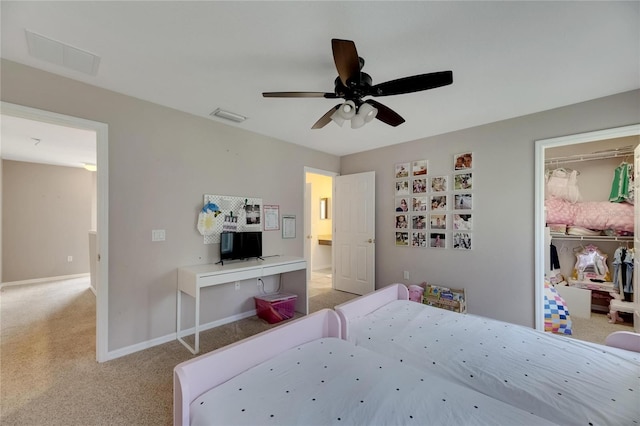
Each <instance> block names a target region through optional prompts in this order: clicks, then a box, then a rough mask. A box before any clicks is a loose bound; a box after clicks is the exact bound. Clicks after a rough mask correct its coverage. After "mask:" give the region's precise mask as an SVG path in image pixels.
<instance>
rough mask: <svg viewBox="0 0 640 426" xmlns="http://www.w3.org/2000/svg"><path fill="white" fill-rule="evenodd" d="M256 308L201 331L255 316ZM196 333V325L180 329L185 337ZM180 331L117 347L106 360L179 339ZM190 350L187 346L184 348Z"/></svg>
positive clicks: (212, 323) (207, 326)
mask: <svg viewBox="0 0 640 426" xmlns="http://www.w3.org/2000/svg"><path fill="white" fill-rule="evenodd" d="M256 314H257V313H256V310H255V309H252V310H250V311H247V312H242V313H240V314H236V315H232V316H230V317H226V318H222V319H219V320H216V321H212V322H209V323H207V324H201V325H200V332H203V331H206V330H210V329H212V328H215V327H219V326H221V325H224V324H229V323H230V322H234V321H239V320H241V319H245V318H249V317H252V316H255V315H256ZM193 333H195V327H191V328H187V329H185V330H182V331H180V337H182V338H184V337H185V336H189V335H191V334H193ZM177 336H178V333H171V334H167V335H166V336H162V337H157V338H155V339H151V340H147V341H146V342H141V343H137V344H135V345H131V346H127V347H124V348H120V349H116V350H115V351H109V352H108V353H107V359H106V360H105V361H111V360H113V359H116V358H120V357H123V356H125V355H130V354H132V353H135V352H139V351H143V350H145V349H149V348H152V347H154V346H158V345H162V344H165V343H169V342H172V341H174V340H177ZM184 350H185V351H187V352H188V350H187V348H185V349H184Z"/></svg>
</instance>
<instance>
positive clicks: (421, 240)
mask: <svg viewBox="0 0 640 426" xmlns="http://www.w3.org/2000/svg"><path fill="white" fill-rule="evenodd" d="M426 246H427V234H426V233H425V232H412V233H411V247H426Z"/></svg>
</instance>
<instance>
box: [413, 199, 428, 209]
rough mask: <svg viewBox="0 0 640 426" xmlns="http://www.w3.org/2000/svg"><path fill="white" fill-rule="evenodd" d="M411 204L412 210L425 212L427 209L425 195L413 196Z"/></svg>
mask: <svg viewBox="0 0 640 426" xmlns="http://www.w3.org/2000/svg"><path fill="white" fill-rule="evenodd" d="M411 206H412V210H413V211H414V212H425V211H427V207H428V204H427V197H413V198H412V199H411Z"/></svg>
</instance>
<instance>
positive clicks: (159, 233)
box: [151, 229, 165, 241]
mask: <svg viewBox="0 0 640 426" xmlns="http://www.w3.org/2000/svg"><path fill="white" fill-rule="evenodd" d="M164 240H165V231H164V229H154V230H152V231H151V241H164Z"/></svg>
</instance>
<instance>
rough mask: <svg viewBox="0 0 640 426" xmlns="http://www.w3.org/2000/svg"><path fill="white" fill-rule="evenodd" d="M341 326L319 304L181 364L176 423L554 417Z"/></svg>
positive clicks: (488, 421) (528, 420) (491, 421)
mask: <svg viewBox="0 0 640 426" xmlns="http://www.w3.org/2000/svg"><path fill="white" fill-rule="evenodd" d="M341 333H342V327H341V324H340V319H339V317H338V315H337V313H336V312H335V311H332V310H326V309H325V310H322V311H318V312H316V313H314V314H311V315H308V316H306V317H303V318H300V319H298V320H294V321H292V322H289V323H286V324H283V325H280V326H277V327H275V328H273V329H271V330H268V331H266V332H263V333H261V334H258V335H256V336H253V337H250V338H247V339H244V340H242V341H240V342H237V343H234V344H232V345H229V346H226V347H224V348H221V349H218V350H216V351H213V352H211V353H208V354H204V355H201V356H199V357H197V358H194V359H192V360H189V361H186V362H183V363H181V364H179V365H178V366H176V367H175V369H174V424H175V425H203V424H207V425H216V424H217V425H305V426H306V425H352V424H360V425H374V424H376V425H378V424H380V425H383V424H389V425H391V424H393V425H398V424H415V425H423V424H433V425H448V424H451V425H462V424H464V425H470V424H474V425H501V424H510V425H515V424H523V425H524V424H526V425H544V424H553V423H552V422H550V421H547V420H545V419H543V418H540V417H538V416H535V415H533V414H531V413H529V412H527V411H525V410H521V409H519V408H517V407H513V406H510V405H509V404H506V403H504V402H501V401H498V400H496V399H494V398H491V397H489V396H487V395H484V394H482V393H480V392H476V391H473V390H472V389H469V388H467V387H465V386H462V385H460V384H457V383H453V382H451V381H449V380H447V379H445V378H443V377H439V376H437V375H433V374H431V373H430V372H429V371H425V370H420V369H417V368H414V367H412V366H409V365H401V364H399V363H397V362H396V361H395V360H393V359H391V358H388V357H386V356H384V355H381V354H378V353H376V352H373V351H371V350H368V349H366V348H363V347H358V346H356V345H354V344H352V343H349V342H348V341H346V340H343V339H341Z"/></svg>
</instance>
